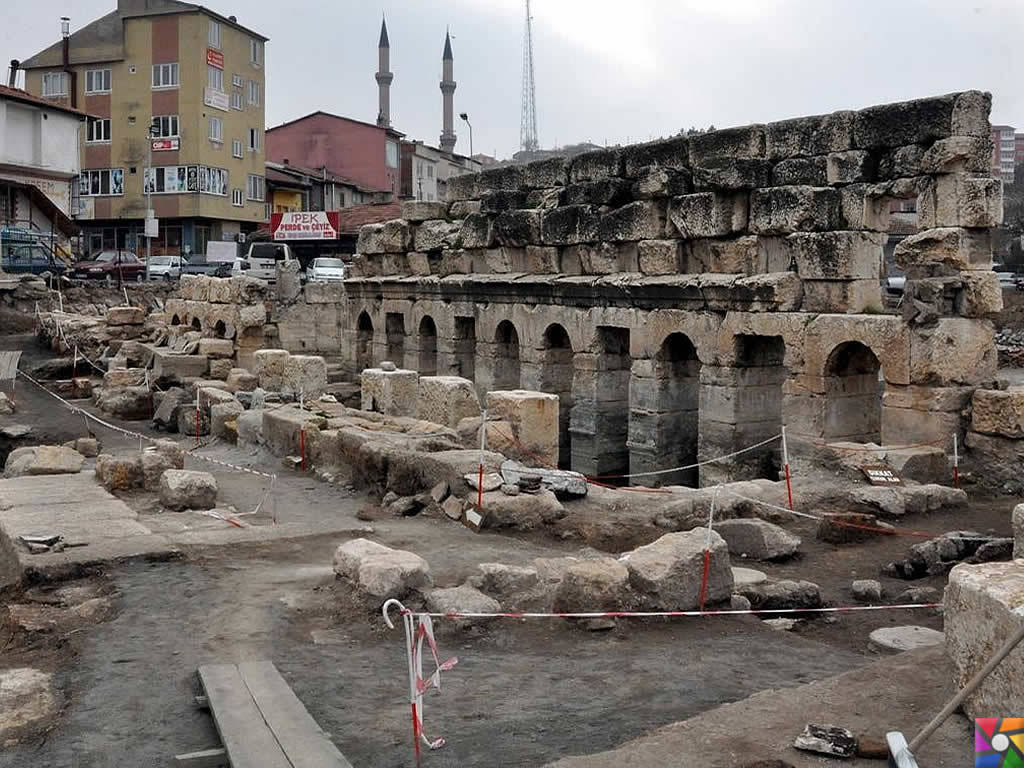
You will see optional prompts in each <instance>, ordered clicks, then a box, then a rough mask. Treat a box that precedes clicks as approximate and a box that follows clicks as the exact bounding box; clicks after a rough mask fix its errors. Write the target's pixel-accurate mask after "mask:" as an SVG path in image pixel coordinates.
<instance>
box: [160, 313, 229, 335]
mask: <svg viewBox="0 0 1024 768" xmlns="http://www.w3.org/2000/svg"><path fill="white" fill-rule="evenodd" d="M185 320H188V318H187V317H185V318H182V317H181V316H180V315H177V314H175V315H171V325H172V326H180V325H188V327H189V328H191V329H192V330H193V331H199V332H200V333H203V332H209V333H211V334H212V335H213V337H214V338H216V339H223V338H226V337H227V332H228V327H227V324H226V323H225V322H224V321H223V320H217V321H216V322H215V323H213V327H212V328H211V327H206V328H204V327H203V322H202V320H200V319H199V318H198V317H193V318H192V319H191V321H189V322H188V323H186V322H184V321H185Z"/></svg>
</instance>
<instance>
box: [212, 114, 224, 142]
mask: <svg viewBox="0 0 1024 768" xmlns="http://www.w3.org/2000/svg"><path fill="white" fill-rule="evenodd" d="M209 136H210V141H217V142H223V141H224V121H223V120H221V119H220V118H219V117H211V118H210V134H209Z"/></svg>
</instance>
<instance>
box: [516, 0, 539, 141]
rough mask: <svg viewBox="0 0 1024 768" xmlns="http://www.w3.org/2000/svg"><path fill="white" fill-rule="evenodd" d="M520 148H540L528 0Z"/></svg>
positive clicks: (528, 4) (531, 24) (524, 35)
mask: <svg viewBox="0 0 1024 768" xmlns="http://www.w3.org/2000/svg"><path fill="white" fill-rule="evenodd" d="M519 144H520V148H521V149H523V150H527V151H533V150H536V149H539V148H540V144H539V143H538V141H537V92H536V85H535V83H534V79H533V17H532V16H531V15H530V0H526V29H525V31H524V33H523V105H522V119H521V122H520V124H519Z"/></svg>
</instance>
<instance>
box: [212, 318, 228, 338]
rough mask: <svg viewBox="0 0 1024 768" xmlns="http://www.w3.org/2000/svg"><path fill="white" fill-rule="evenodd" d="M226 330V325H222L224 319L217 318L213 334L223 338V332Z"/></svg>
mask: <svg viewBox="0 0 1024 768" xmlns="http://www.w3.org/2000/svg"><path fill="white" fill-rule="evenodd" d="M227 330H228V328H227V326H226V325H224V321H223V320H218V321H217V324H216V325H215V326H213V335H214V336H216V337H217V338H218V339H223V338H224V336H225V334H226V333H227Z"/></svg>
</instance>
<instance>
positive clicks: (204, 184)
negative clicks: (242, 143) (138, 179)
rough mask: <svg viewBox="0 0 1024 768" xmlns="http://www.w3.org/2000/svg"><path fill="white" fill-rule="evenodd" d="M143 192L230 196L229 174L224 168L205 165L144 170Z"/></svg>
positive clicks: (171, 166)
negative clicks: (199, 193) (200, 193)
mask: <svg viewBox="0 0 1024 768" xmlns="http://www.w3.org/2000/svg"><path fill="white" fill-rule="evenodd" d="M142 191H143V192H145V193H147V194H153V195H174V194H179V193H182V192H202V193H203V194H207V195H222V196H225V197H226V196H227V194H228V172H227V170H226V169H224V168H208V167H206V166H205V165H168V166H164V167H161V168H145V169H144V170H143V182H142Z"/></svg>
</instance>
